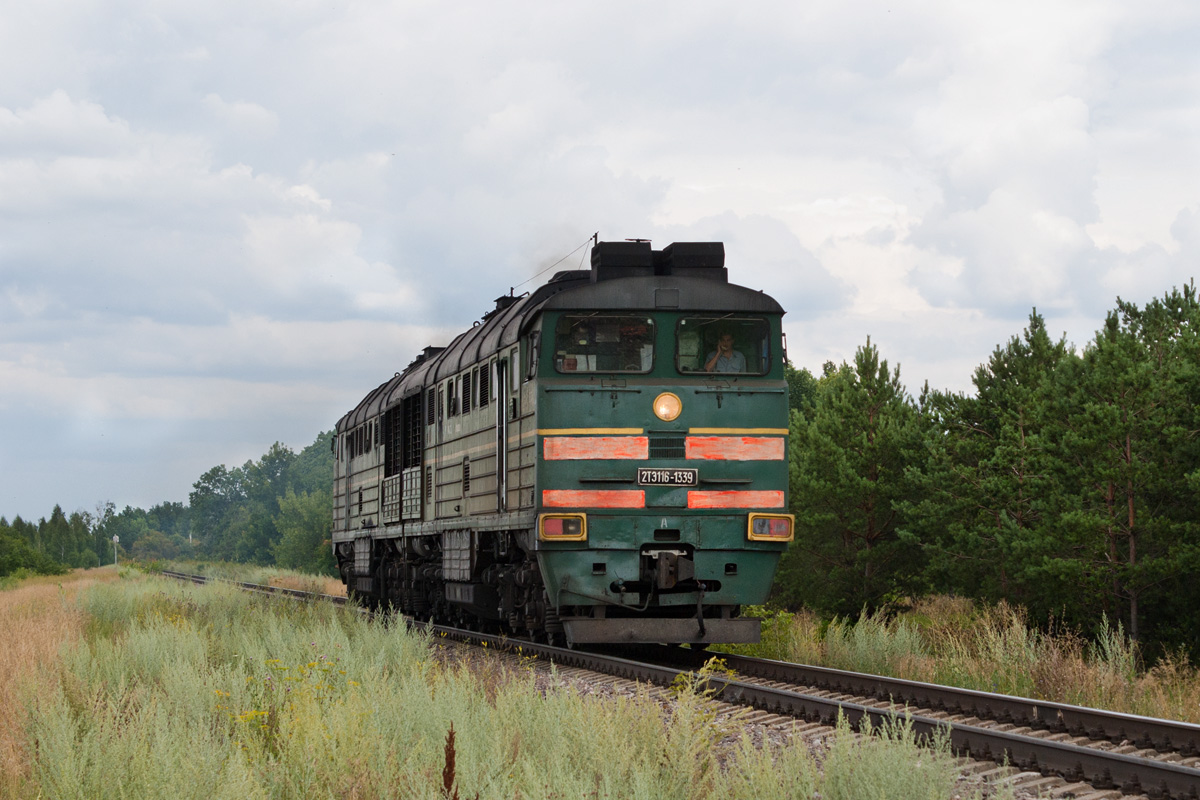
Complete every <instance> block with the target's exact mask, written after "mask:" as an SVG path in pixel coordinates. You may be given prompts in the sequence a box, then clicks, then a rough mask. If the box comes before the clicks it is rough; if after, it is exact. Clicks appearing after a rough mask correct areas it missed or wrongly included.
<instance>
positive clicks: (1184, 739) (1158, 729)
mask: <svg viewBox="0 0 1200 800" xmlns="http://www.w3.org/2000/svg"><path fill="white" fill-rule="evenodd" d="M711 655H714V654H712V653H709V654H703V653H699V654H697V653H692V652H691V651H686V650H681V649H679V648H661V649H659V650H658V651H657V652H656V653H655V654H654V655H651V656H649V657H653V658H655V659H662V660H668V661H670V660H675V661H676V662H682V663H685V664H687V665H689V666H693V667H695V666H698V665H699V664H702V663H703V661H704V660H705V659H707V658H709V657H710V656H711ZM715 655H719V656H720V658H721V659H722V660H724V661H725V664H726V666H728V667H729V668H730V669H733V670H735V671H736V672H739V673H741V674H743V675H747V676H752V677H756V678H762V679H764V680H774V681H780V682H786V683H791V684H801V685H805V686H812V687H814V688H817V689H821V690H824V691H832V692H840V693H843V694H851V695H859V696H863V697H873V698H875V699H876V700H879V701H891V702H894V703H899V704H902V705H905V704H906V705H912V706H918V707H921V708H928V709H932V710H934V711H943V712H947V713H952V714H963V715H966V716H973V717H978V718H980V719H988V720H995V721H997V722H1001V723H1009V724H1013V725H1025V726H1028V727H1030V728H1033V729H1041V730H1048V731H1051V732H1054V733H1068V734H1070V735H1072V736H1085V737H1087V738H1089V739H1096V740H1108V741H1110V742H1113V743H1117V744H1119V743H1121V742H1125V741H1128V742H1130V743H1131V744H1133V745H1134V746H1136V747H1138V748H1144V749H1154V750H1158V751H1160V752H1164V753H1179V754H1180V755H1181V756H1184V757H1188V756H1196V755H1200V725H1196V724H1193V723H1190V722H1176V721H1172V720H1165V719H1158V718H1155V717H1143V716H1138V715H1136V714H1124V713H1121V712H1117V711H1105V710H1103V709H1096V708H1087V707H1085V706H1075V705H1070V704H1067V703H1056V702H1052V701H1048V700H1033V699H1030V698H1026V697H1016V696H1013V695H1005V694H996V693H993V692H983V691H978V690H975V689H961V688H958V687H955V686H941V685H939V684H933V683H922V682H920V681H910V680H904V679H902V678H888V677H884V676H880V675H871V674H868V673H863V672H849V671H846V670H837V669H830V668H827V667H814V666H809V665H805V664H792V663H788V662H784V661H773V660H771V659H765V658H754V657H751V656H740V655H731V654H724V653H718V654H715Z"/></svg>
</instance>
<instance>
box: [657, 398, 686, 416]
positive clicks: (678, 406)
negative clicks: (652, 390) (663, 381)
mask: <svg viewBox="0 0 1200 800" xmlns="http://www.w3.org/2000/svg"><path fill="white" fill-rule="evenodd" d="M681 411H683V401H682V400H680V399H679V396H678V395H675V394H671V393H670V392H663V393H662V394H660V395H659V396H658V397H656V398H654V416H656V417H658V418H659V419H661V420H662V421H663V422H670V421H671V420H673V419H675V418H676V417H678V416H679V412H681Z"/></svg>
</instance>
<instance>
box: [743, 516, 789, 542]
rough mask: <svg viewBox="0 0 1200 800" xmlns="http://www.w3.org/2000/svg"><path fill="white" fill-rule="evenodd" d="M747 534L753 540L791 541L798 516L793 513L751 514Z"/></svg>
mask: <svg viewBox="0 0 1200 800" xmlns="http://www.w3.org/2000/svg"><path fill="white" fill-rule="evenodd" d="M748 527H749V529H748V530H747V532H746V536H747V538H748V539H750V541H752V542H790V541H792V535H793V531H794V528H795V527H796V517H795V515H793V514H751V515H750V524H749V526H748Z"/></svg>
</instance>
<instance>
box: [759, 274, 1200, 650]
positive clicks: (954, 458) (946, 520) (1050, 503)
mask: <svg viewBox="0 0 1200 800" xmlns="http://www.w3.org/2000/svg"><path fill="white" fill-rule="evenodd" d="M789 378H790V383H791V386H792V396H793V404H794V409H793V411H792V419H791V441H790V448H791V452H790V480H791V497H792V502H793V510H794V512H795V513H796V517H797V537H796V541H795V543H794V545H793V546H792V548H791V549H790V550H789V552H788V553H787V555H786V556H785V559H784V563H783V566H782V568H781V571H780V574H779V578H778V580H777V584H776V589H775V594H776V597H777V599H778V600H779V601H780V602H782V603H784V604H787V605H794V606H798V605H806V606H809V607H813V608H816V609H819V610H820V611H822V612H824V613H825V614H829V615H833V614H841V615H857V614H858V613H860V612H861V611H862V610H863V609H868V610H871V609H876V608H881V607H885V608H886V607H888V606H890V605H896V604H900V603H903V602H904V601H905V599H906V598H911V597H916V596H920V595H923V594H927V593H931V592H940V593H954V594H958V595H962V596H967V597H972V598H977V599H981V600H985V601H991V602H995V601H1000V600H1004V601H1007V602H1009V603H1013V604H1019V605H1021V606H1024V607H1025V608H1027V609H1028V610H1029V611H1030V612H1031V614H1032V615H1033V617H1034V618H1035V619H1037V620H1039V621H1041V622H1042V623H1044V624H1049V623H1052V622H1053V623H1057V624H1065V625H1066V626H1067V627H1069V628H1071V629H1073V630H1079V631H1081V632H1083V633H1085V634H1086V633H1089V632H1091V631H1092V630H1094V629H1095V628H1097V627H1098V626H1099V625H1100V624H1102V620H1107V621H1108V623H1110V624H1115V623H1117V622H1119V623H1120V624H1121V625H1122V626H1123V627H1124V629H1125V630H1126V632H1127V633H1128V634H1129V635H1130V636H1131V638H1133V639H1134V640H1137V641H1140V642H1142V643H1143V646H1144V648H1145V649H1146V652H1149V653H1156V652H1163V651H1170V650H1176V649H1179V648H1183V649H1185V650H1187V651H1188V652H1190V653H1191V654H1193V655H1195V654H1197V653H1200V585H1198V584H1197V581H1196V580H1195V576H1196V575H1197V568H1198V567H1200V503H1198V501H1200V411H1198V409H1200V304H1198V303H1197V296H1196V290H1195V284H1194V282H1193V283H1191V284H1188V285H1186V286H1184V287H1183V288H1182V289H1176V290H1173V291H1171V292H1170V293H1168V294H1166V295H1164V296H1163V297H1162V298H1158V299H1155V300H1153V301H1151V302H1150V303H1148V304H1146V306H1145V307H1144V308H1139V307H1138V306H1136V305H1134V304H1132V303H1127V302H1124V301H1121V300H1118V301H1117V307H1116V308H1115V309H1114V310H1112V311H1111V312H1110V313H1109V314H1108V315H1107V318H1106V320H1105V323H1104V326H1103V327H1102V328H1101V329H1100V330H1099V331H1098V332H1097V333H1096V335H1095V337H1094V338H1093V339H1092V340H1091V341H1090V342H1088V343H1087V345H1086V346H1085V347H1083V348H1082V351H1081V352H1075V351H1074V350H1073V349H1072V348H1071V347H1069V346H1068V344H1067V342H1066V341H1065V340H1064V339H1059V340H1057V341H1056V340H1054V339H1053V338H1052V337H1051V336H1050V335H1049V333H1048V331H1047V330H1046V325H1045V321H1044V320H1043V318H1042V317H1041V316H1040V315H1039V314H1038V313H1037V311H1036V310H1034V312H1033V313H1032V314H1031V315H1030V317H1029V324H1028V327H1026V328H1025V330H1024V332H1023V333H1022V335H1020V336H1014V337H1013V338H1012V339H1011V340H1010V341H1009V342H1008V343H1007V344H1005V345H1003V346H1000V347H997V348H996V349H995V351H994V352H993V353H992V355H991V358H990V359H989V360H988V361H987V363H985V364H982V365H981V366H979V367H978V368H977V369H976V371H975V374H974V377H973V383H974V388H975V391H974V392H973V393H970V394H966V393H955V392H941V391H931V390H930V389H929V388H928V385H926V387H925V388H924V389H923V390H922V391H921V393H920V394H919V396H917V397H915V398H914V397H912V396H911V395H910V394H908V393H907V392H906V391H905V389H904V386H903V384H902V383H901V381H900V370H899V367H895V368H889V366H888V363H887V361H886V360H882V359H881V358H880V356H879V352H878V349H877V348H876V347H875V346H874V345H873V344H871V342H870V340H868V341H867V344H866V345H864V346H863V347H861V348H859V350H858V352H857V353H856V354H855V357H854V361H853V363H843V364H841V365H840V366H835V365H833V364H826V365H825V368H824V370H823V373H822V375H821V376H820V377H819V378H818V377H815V376H813V375H812V374H811V373H808V372H806V371H803V370H801V371H794V372H793V373H792V374H791V375H790V376H789Z"/></svg>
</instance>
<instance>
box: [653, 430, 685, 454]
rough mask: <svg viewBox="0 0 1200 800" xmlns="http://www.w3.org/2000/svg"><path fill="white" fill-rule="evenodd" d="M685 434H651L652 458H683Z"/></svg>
mask: <svg viewBox="0 0 1200 800" xmlns="http://www.w3.org/2000/svg"><path fill="white" fill-rule="evenodd" d="M683 438H684V437H683V434H671V433H652V434H650V457H651V458H683V457H684V446H683Z"/></svg>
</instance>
